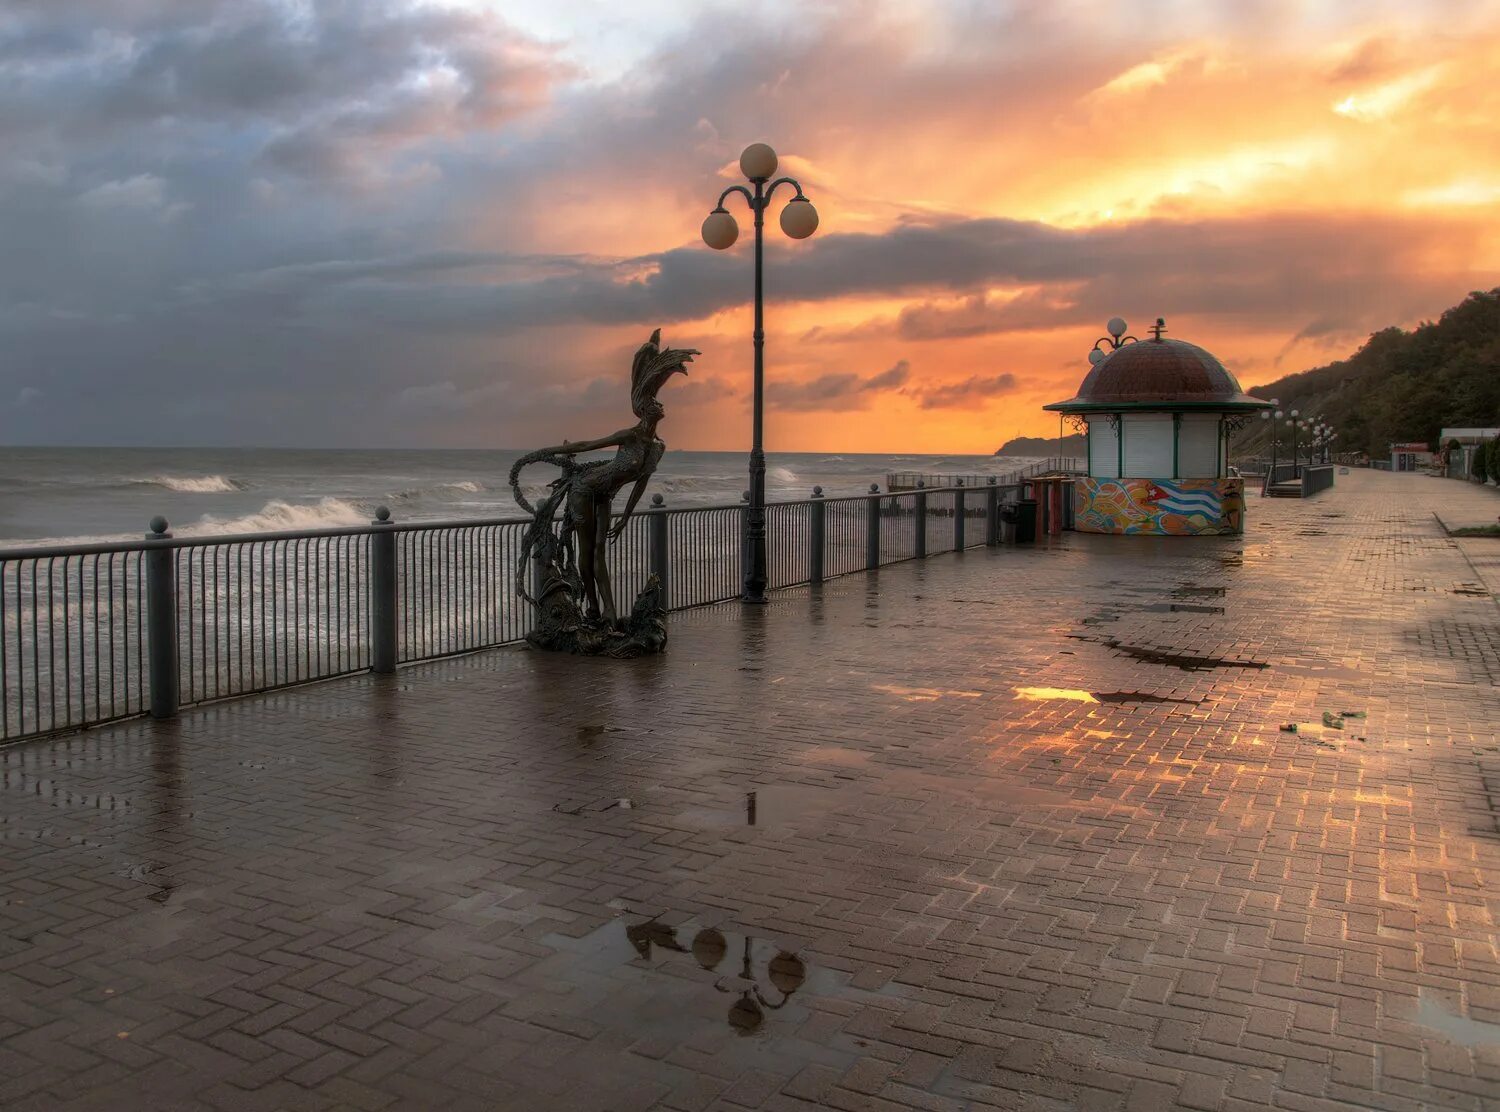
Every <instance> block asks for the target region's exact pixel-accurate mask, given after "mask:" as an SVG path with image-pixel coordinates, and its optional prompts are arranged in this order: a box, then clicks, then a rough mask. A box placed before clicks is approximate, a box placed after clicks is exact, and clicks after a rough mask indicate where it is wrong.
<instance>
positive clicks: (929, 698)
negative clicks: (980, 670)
mask: <svg viewBox="0 0 1500 1112" xmlns="http://www.w3.org/2000/svg"><path fill="white" fill-rule="evenodd" d="M870 690H871V691H879V692H881V693H882V694H885V695H894V696H895V697H896V698H898V699H902V700H904V701H906V702H908V703H932V702H936V701H937V700H938V699H942V698H956V699H978V698H979V697H980V696H982V695H983V694H984V692H982V691H954V690H950V689H947V688H938V687H902V686H901V685H900V684H894V683H872V684H871V685H870Z"/></svg>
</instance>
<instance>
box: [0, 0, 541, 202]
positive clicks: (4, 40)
mask: <svg viewBox="0 0 1500 1112" xmlns="http://www.w3.org/2000/svg"><path fill="white" fill-rule="evenodd" d="M564 72H565V70H564V68H563V67H562V66H561V65H560V64H559V63H558V62H557V61H556V60H555V58H553V57H552V55H551V54H550V53H549V52H548V51H546V50H544V49H543V48H541V47H539V46H537V45H536V44H534V43H531V42H530V41H529V40H527V39H525V38H524V37H522V36H520V35H518V34H516V33H514V32H512V31H510V30H509V29H508V28H506V26H505V25H504V24H503V23H502V22H501V21H500V20H499V19H498V18H497V17H495V16H493V15H487V14H483V13H479V12H465V11H458V10H453V9H444V8H439V7H433V6H428V5H414V4H410V3H401V2H396V0H314V2H312V3H309V4H305V5H290V4H282V3H276V2H274V0H217V2H215V0H175V2H174V0H157V2H154V3H148V2H139V0H137V2H131V0H126V2H121V0H95V2H92V3H89V2H82V0H68V2H50V0H49V2H48V3H45V4H43V3H36V4H32V5H29V6H25V7H22V8H21V9H20V10H18V11H13V12H12V13H11V16H10V18H9V19H8V20H6V21H5V22H4V23H3V24H0V74H3V76H4V77H5V78H6V80H7V83H8V88H7V91H6V95H5V97H4V98H3V102H0V133H3V134H5V135H6V136H7V137H8V138H9V139H10V140H11V141H12V143H14V144H18V145H21V146H23V147H24V146H32V147H35V148H43V149H44V148H55V147H56V146H57V145H58V144H60V143H66V142H67V141H68V140H70V139H71V140H79V139H94V140H103V141H104V142H105V143H106V145H107V144H108V141H109V137H110V136H112V135H118V133H119V131H120V129H122V128H127V129H128V128H134V129H144V128H150V129H153V131H154V132H155V133H156V134H154V135H152V134H148V133H143V132H140V131H138V132H137V134H136V136H135V137H136V138H138V139H141V138H144V139H146V140H147V141H148V142H150V143H154V144H156V145H157V146H158V149H166V148H167V147H170V145H171V144H172V143H174V142H176V141H181V140H183V139H185V138H187V137H188V136H190V135H192V134H193V133H194V131H195V130H199V129H204V128H207V129H210V130H211V131H212V132H213V133H214V134H213V138H214V140H215V141H217V142H220V143H223V142H224V141H226V140H228V141H229V142H230V143H232V144H236V145H242V146H243V147H244V148H246V150H248V152H249V154H250V155H251V157H252V159H253V160H258V161H262V162H266V163H268V164H270V165H271V166H273V167H278V168H280V169H283V170H290V171H292V172H295V173H298V174H305V175H311V176H325V175H340V176H342V175H348V174H352V173H356V172H359V171H362V170H368V169H370V168H371V167H370V163H369V161H368V160H369V158H370V155H371V154H372V153H375V152H379V151H381V150H383V149H389V148H392V147H400V146H402V145H405V144H409V143H413V142H416V141H418V140H422V139H426V138H429V137H431V136H433V135H435V134H458V133H461V132H465V131H470V130H483V129H488V128H493V127H496V126H498V125H500V124H502V123H504V122H506V121H507V120H509V119H511V118H513V117H515V116H516V115H518V114H520V113H522V112H524V111H526V110H528V109H530V108H532V107H534V106H535V105H536V104H537V103H539V101H540V100H541V99H542V98H543V97H544V96H545V94H546V92H547V89H548V86H549V85H550V84H551V82H552V81H554V80H555V79H556V78H558V77H559V76H561V75H563V73H564ZM54 153H55V152H54ZM147 153H149V151H148V152H147ZM12 154H14V152H12Z"/></svg>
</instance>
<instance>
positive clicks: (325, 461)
mask: <svg viewBox="0 0 1500 1112" xmlns="http://www.w3.org/2000/svg"><path fill="white" fill-rule="evenodd" d="M522 454H523V453H522V451H520V450H513V451H512V450H480V449H433V450H379V451H377V450H342V449H307V450H303V449H295V450H293V449H271V448H0V548H7V547H17V546H26V545H34V544H70V543H91V542H98V541H111V540H129V539H136V538H139V537H141V536H143V535H144V534H145V533H146V531H147V524H148V522H150V520H151V519H152V518H153V517H156V516H157V515H160V516H162V517H165V518H166V519H167V521H168V522H169V523H170V527H171V530H172V532H173V533H174V534H175V535H177V536H203V535H212V534H229V533H256V532H276V531H294V530H309V529H323V528H330V527H335V526H347V525H364V524H368V523H369V521H370V520H371V518H372V517H373V516H374V514H375V511H376V509H377V508H378V507H379V506H387V507H389V508H390V511H391V517H392V519H393V520H396V521H401V522H421V521H472V520H481V519H491V520H492V519H496V518H507V517H517V516H521V515H522V511H521V510H520V508H519V507H518V506H517V505H516V503H515V500H514V498H513V497H512V495H511V491H510V486H509V484H508V482H507V477H508V476H509V473H510V468H511V465H512V464H513V463H515V461H516V460H517V459H518V458H519V457H520V456H521V455H522ZM586 458H592V457H586ZM599 458H604V457H603V456H601V457H599ZM1036 459H1037V457H1027V456H967V455H948V456H935V455H877V454H854V453H832V452H780V453H774V454H768V456H767V462H766V497H767V499H768V500H770V501H791V500H796V499H802V498H807V497H809V496H810V495H811V494H812V491H813V487H815V486H821V487H822V488H823V492H824V494H825V495H827V496H829V497H833V496H836V495H847V494H861V493H865V492H867V491H868V490H869V488H870V484H871V483H879V484H880V486H881V488H882V489H884V488H885V485H886V479H887V476H888V475H889V474H891V473H893V472H922V473H932V474H947V475H954V474H964V475H1004V474H1009V473H1011V472H1014V471H1016V470H1019V469H1020V468H1023V467H1026V466H1027V465H1028V464H1031V463H1034V462H1036ZM747 469H748V456H747V454H746V453H744V452H688V451H674V450H670V449H669V450H668V451H667V453H666V455H665V456H664V457H663V459H662V462H661V465H660V467H659V468H658V469H657V472H656V475H655V476H654V477H653V478H652V481H651V485H650V487H649V488H648V491H647V495H646V497H645V498H643V500H642V503H643V505H644V504H649V502H650V495H651V494H661V495H662V496H663V497H664V498H665V499H666V502H667V505H669V506H706V505H724V504H731V503H737V502H738V501H739V500H740V494H741V492H742V491H743V490H745V488H746V487H747V486H748V477H747ZM555 474H556V471H555V469H553V468H550V467H547V466H545V465H536V466H533V467H531V468H529V469H528V470H527V471H526V472H525V473H524V474H523V476H522V480H523V483H524V487H523V490H524V491H525V492H527V494H528V496H530V495H531V494H533V493H536V492H539V491H540V490H542V489H543V488H545V485H546V484H547V483H548V482H549V481H550V480H551V478H552V477H553V476H554V475H555ZM618 505H623V496H622V497H621V499H618V500H617V506H618Z"/></svg>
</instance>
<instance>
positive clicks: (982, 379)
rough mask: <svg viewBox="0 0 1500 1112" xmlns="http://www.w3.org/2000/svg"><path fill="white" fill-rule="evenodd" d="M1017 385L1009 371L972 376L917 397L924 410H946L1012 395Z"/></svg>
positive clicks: (937, 387) (936, 387) (931, 389)
mask: <svg viewBox="0 0 1500 1112" xmlns="http://www.w3.org/2000/svg"><path fill="white" fill-rule="evenodd" d="M1017 385H1018V383H1017V382H1016V376H1015V375H1013V374H1011V373H1010V372H1008V371H1007V372H1006V373H1005V374H1000V375H988V376H981V375H971V376H970V377H969V378H966V379H964V380H963V381H962V382H950V383H946V384H944V385H941V386H934V387H931V388H930V389H927V390H924V391H922V392H921V393H919V394H918V395H917V396H918V398H919V399H920V400H921V405H922V408H923V409H946V408H951V407H954V406H963V405H973V404H974V403H976V402H983V401H986V400H988V399H989V398H994V397H998V396H999V395H1001V394H1009V393H1012V392H1013V391H1014V390H1015V389H1016V387H1017Z"/></svg>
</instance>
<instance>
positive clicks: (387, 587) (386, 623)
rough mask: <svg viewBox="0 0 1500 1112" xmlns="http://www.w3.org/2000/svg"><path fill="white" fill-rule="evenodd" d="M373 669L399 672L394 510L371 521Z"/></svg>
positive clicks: (382, 510) (377, 513) (379, 512)
mask: <svg viewBox="0 0 1500 1112" xmlns="http://www.w3.org/2000/svg"><path fill="white" fill-rule="evenodd" d="M370 524H371V525H372V526H374V527H375V528H374V531H373V532H372V533H371V534H370V642H371V644H370V669H371V671H374V672H379V673H381V674H382V675H389V674H390V673H392V672H394V671H395V670H396V655H397V654H396V530H395V529H394V528H392V526H393V524H394V523H393V522H392V521H391V511H390V510H388V509H386V507H384V506H381V507H380V508H379V509H377V510H376V511H375V520H374V521H372V522H370Z"/></svg>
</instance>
